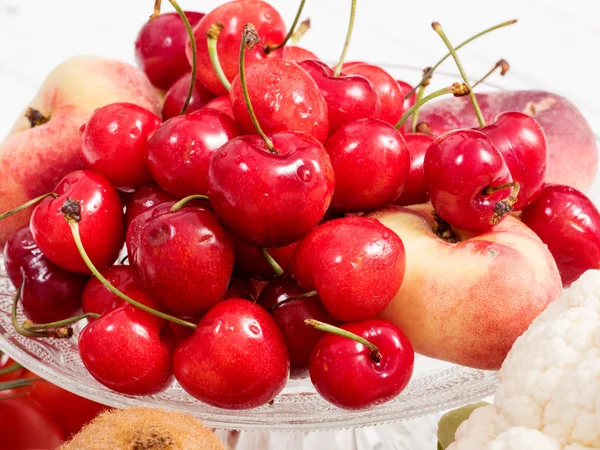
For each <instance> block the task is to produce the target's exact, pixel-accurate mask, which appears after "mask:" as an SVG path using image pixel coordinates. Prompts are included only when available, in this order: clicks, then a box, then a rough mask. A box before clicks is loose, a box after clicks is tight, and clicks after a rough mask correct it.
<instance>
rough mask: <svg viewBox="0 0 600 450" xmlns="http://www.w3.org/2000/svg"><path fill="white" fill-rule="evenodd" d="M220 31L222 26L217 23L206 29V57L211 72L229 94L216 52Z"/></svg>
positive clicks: (227, 83)
mask: <svg viewBox="0 0 600 450" xmlns="http://www.w3.org/2000/svg"><path fill="white" fill-rule="evenodd" d="M222 29H223V24H221V23H218V22H217V23H213V24H212V25H211V26H210V27H208V30H206V46H207V47H208V56H209V58H210V62H211V64H212V66H213V70H214V71H215V73H216V74H217V78H218V79H219V81H220V82H221V84H222V85H223V87H224V88H225V89H227V92H229V91H230V90H231V83H230V82H229V80H228V79H227V76H226V75H225V72H223V68H222V67H221V61H219V52H218V50H217V42H218V39H219V34H221V30H222Z"/></svg>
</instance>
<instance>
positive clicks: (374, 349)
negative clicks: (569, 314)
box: [304, 319, 381, 362]
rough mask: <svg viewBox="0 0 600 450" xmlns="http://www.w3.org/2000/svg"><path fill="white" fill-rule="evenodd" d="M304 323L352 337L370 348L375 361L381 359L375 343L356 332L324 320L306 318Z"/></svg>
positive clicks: (321, 329) (328, 331)
mask: <svg viewBox="0 0 600 450" xmlns="http://www.w3.org/2000/svg"><path fill="white" fill-rule="evenodd" d="M304 323H305V324H306V325H308V326H309V327H313V328H315V329H317V330H319V331H324V332H325V333H331V334H337V335H338V336H342V337H346V338H348V339H352V340H353V341H356V342H358V343H359V344H362V345H365V346H367V347H368V348H369V349H370V350H371V357H372V358H373V360H374V361H375V362H379V361H381V353H380V352H379V349H378V348H377V346H376V345H375V344H372V343H370V342H369V341H367V340H366V339H365V338H363V337H361V336H359V335H358V334H354V333H351V332H350V331H346V330H344V329H343V328H339V327H336V326H334V325H330V324H328V323H325V322H320V321H318V320H314V319H306V320H305V321H304Z"/></svg>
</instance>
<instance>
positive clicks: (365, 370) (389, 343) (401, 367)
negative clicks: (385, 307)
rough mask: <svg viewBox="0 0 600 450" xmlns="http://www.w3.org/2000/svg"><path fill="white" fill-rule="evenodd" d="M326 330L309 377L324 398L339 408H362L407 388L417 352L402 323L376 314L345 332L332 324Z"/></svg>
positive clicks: (343, 328) (345, 328) (343, 327)
mask: <svg viewBox="0 0 600 450" xmlns="http://www.w3.org/2000/svg"><path fill="white" fill-rule="evenodd" d="M322 329H324V331H330V333H328V334H326V335H325V336H324V337H323V339H321V340H320V341H319V342H318V343H317V345H316V346H315V348H314V349H313V351H312V354H311V357H310V379H311V381H312V383H313V385H314V386H315V389H316V390H317V392H318V393H319V394H321V396H323V398H325V400H327V401H328V402H330V403H332V404H334V405H336V406H338V407H340V408H346V409H363V408H368V407H370V406H374V405H379V404H381V403H385V402H387V401H389V400H391V399H393V398H394V397H396V396H397V395H398V394H400V392H402V391H403V390H404V389H405V388H406V386H407V385H408V382H409V381H410V378H411V376H412V372H413V367H414V360H415V353H414V350H413V348H412V345H411V344H410V341H409V340H408V338H407V337H406V336H405V335H404V333H403V332H402V330H400V329H399V328H398V327H397V326H395V325H394V324H392V323H390V322H387V321H384V320H379V319H371V320H366V321H363V322H356V323H350V324H346V325H344V326H342V327H341V330H343V331H342V334H343V335H342V336H340V335H338V334H331V333H333V332H335V333H339V331H337V330H336V331H333V330H332V329H331V328H330V327H327V328H322ZM338 330H339V329H338ZM344 331H345V332H349V333H352V334H353V335H354V336H348V335H347V334H346V333H344ZM357 336H358V337H359V339H360V338H362V341H360V340H359V341H358V342H357V340H356V337H357ZM365 341H366V342H365ZM365 344H370V345H365Z"/></svg>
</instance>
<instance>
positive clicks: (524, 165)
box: [481, 111, 548, 210]
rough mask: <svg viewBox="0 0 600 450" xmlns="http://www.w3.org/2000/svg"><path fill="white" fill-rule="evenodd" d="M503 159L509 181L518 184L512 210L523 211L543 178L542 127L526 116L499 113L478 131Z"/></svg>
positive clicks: (544, 155) (543, 150)
mask: <svg viewBox="0 0 600 450" xmlns="http://www.w3.org/2000/svg"><path fill="white" fill-rule="evenodd" d="M481 132H482V133H485V134H486V135H487V136H488V137H489V138H490V139H491V141H492V142H493V143H494V145H495V146H496V148H497V149H498V150H499V151H500V153H501V154H502V156H503V157H504V161H505V162H506V165H507V166H508V169H509V170H510V174H511V176H512V179H513V181H516V182H518V183H519V186H520V190H519V198H518V199H517V203H515V205H514V209H515V210H520V209H523V208H524V207H525V206H527V205H528V204H530V203H531V202H532V201H533V200H535V198H536V197H537V196H538V195H540V193H541V192H542V190H543V189H544V178H545V175H546V160H547V158H548V156H547V151H546V136H545V135H544V131H543V130H542V127H540V125H539V124H538V123H537V122H536V121H535V119H533V118H531V117H529V116H528V115H527V114H524V113H522V112H517V111H510V112H504V113H502V114H499V115H498V116H497V117H496V119H495V120H494V122H493V123H492V124H490V125H487V126H485V127H483V128H481Z"/></svg>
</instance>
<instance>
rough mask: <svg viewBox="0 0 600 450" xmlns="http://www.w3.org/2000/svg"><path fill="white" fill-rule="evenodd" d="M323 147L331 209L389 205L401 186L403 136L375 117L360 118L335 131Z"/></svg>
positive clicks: (405, 160) (406, 162)
mask: <svg viewBox="0 0 600 450" xmlns="http://www.w3.org/2000/svg"><path fill="white" fill-rule="evenodd" d="M325 148H326V149H327V152H328V153H329V156H330V158H331V164H332V165H333V171H334V172H335V191H334V193H333V199H332V200H331V206H332V208H334V209H336V210H339V211H368V210H372V209H377V208H381V207H383V206H386V205H389V204H390V203H392V202H393V201H394V200H396V199H397V198H398V196H399V195H400V193H401V192H402V191H403V189H404V185H405V184H406V180H407V178H408V171H409V168H410V155H409V153H408V149H407V148H406V144H405V142H404V138H403V137H402V135H401V134H400V133H399V132H398V131H397V130H396V129H395V128H394V127H393V126H391V125H389V124H388V123H386V122H383V121H382V120H379V119H360V120H357V121H355V122H349V123H347V124H346V125H344V126H342V127H341V128H340V129H339V130H337V131H336V132H335V133H334V134H333V135H332V136H331V137H330V138H329V140H328V141H327V142H326V144H325Z"/></svg>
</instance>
